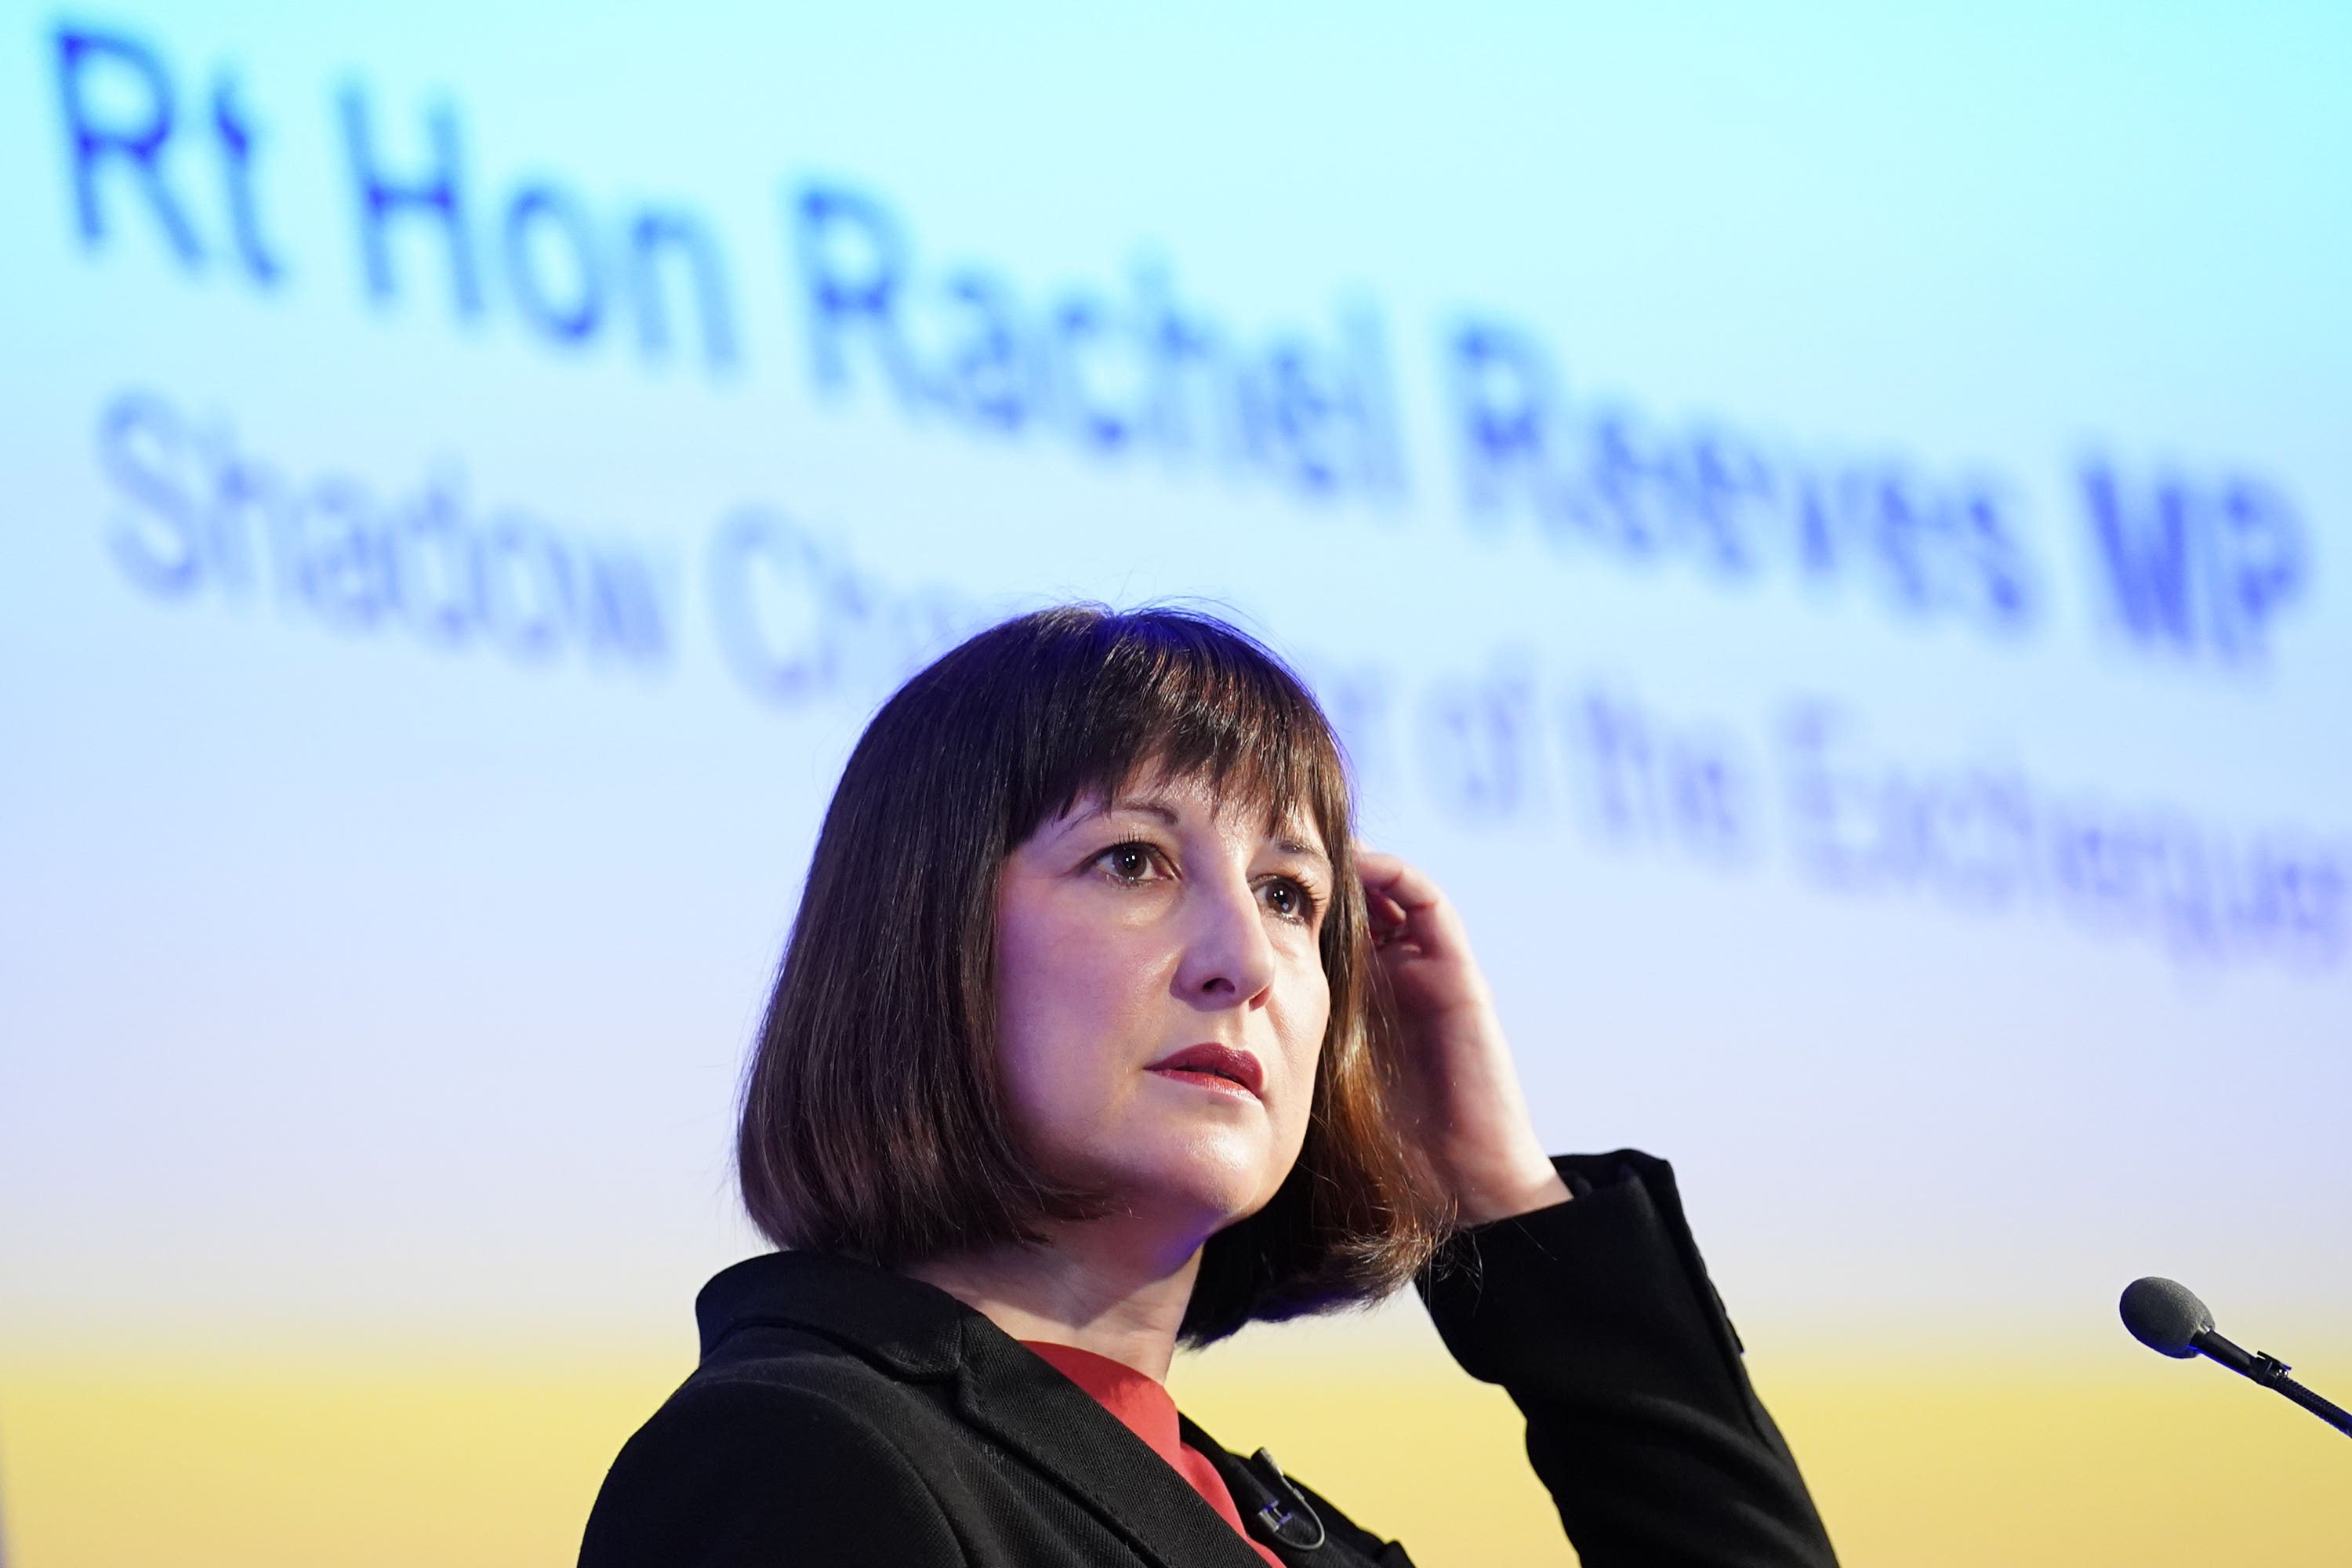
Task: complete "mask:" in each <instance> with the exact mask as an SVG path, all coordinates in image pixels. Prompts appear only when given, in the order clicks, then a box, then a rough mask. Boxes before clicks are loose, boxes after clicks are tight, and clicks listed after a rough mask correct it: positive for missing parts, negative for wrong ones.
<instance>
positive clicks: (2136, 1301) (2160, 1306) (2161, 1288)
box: [2122, 1276, 2213, 1361]
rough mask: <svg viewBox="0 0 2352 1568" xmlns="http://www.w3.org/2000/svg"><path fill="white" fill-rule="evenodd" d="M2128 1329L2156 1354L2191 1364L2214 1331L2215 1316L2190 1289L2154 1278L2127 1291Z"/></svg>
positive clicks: (2130, 1287)
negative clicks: (2200, 1341)
mask: <svg viewBox="0 0 2352 1568" xmlns="http://www.w3.org/2000/svg"><path fill="white" fill-rule="evenodd" d="M2122 1307H2123V1314H2124V1327H2125V1328H2127V1329H2129V1330H2130V1331H2131V1332H2132V1338H2134V1339H2136V1340H2137V1341H2138V1342H2140V1343H2142V1344H2144V1345H2146V1346H2147V1348H2148V1349H2150V1350H2152V1351H2157V1352H2161V1353H2163V1354H2165V1355H2168V1356H2174V1357H2178V1358H2179V1359H2181V1360H2184V1361H2185V1360H2187V1359H2188V1358H2189V1357H2190V1356H2193V1355H2195V1354H2196V1353H2197V1346H2196V1344H2195V1340H2196V1338H2197V1336H2198V1335H2199V1334H2201V1333H2206V1332H2208V1331H2210V1330H2211V1329H2212V1327H2213V1314H2212V1313H2211V1312H2209V1311H2207V1310H2205V1303H2204V1302H2202V1301H2200V1300H2198V1299H2197V1294H2196V1292H2195V1291H2193V1290H2191V1289H2189V1287H2188V1286H2186V1285H2183V1284H2180V1283H2179V1282H2178V1281H2175V1280H2171V1279H2156V1278H2154V1277H2152V1276H2151V1277H2150V1278H2148V1279H2135V1280H2133V1281H2132V1282H2131V1283H2130V1284H2128V1285H2126V1286H2125V1287H2124V1299H2123V1302H2122Z"/></svg>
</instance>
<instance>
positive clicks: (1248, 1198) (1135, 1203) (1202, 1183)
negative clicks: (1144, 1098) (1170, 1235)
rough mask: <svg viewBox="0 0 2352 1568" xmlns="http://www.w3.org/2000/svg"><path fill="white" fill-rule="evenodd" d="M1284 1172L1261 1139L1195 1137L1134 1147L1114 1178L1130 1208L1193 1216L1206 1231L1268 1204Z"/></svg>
mask: <svg viewBox="0 0 2352 1568" xmlns="http://www.w3.org/2000/svg"><path fill="white" fill-rule="evenodd" d="M1154 1156H1158V1157H1154ZM1283 1174H1284V1173H1281V1172H1276V1171H1275V1170H1274V1169H1273V1162H1272V1160H1271V1157H1270V1155H1269V1152H1268V1151H1267V1150H1266V1149H1265V1145H1264V1143H1263V1142H1262V1141H1260V1140H1256V1139H1222V1138H1220V1139H1195V1140H1191V1141H1188V1142H1187V1143H1186V1144H1185V1145H1184V1146H1182V1147H1181V1148H1178V1149H1170V1150H1164V1151H1155V1150H1150V1149H1138V1150H1133V1151H1129V1152H1128V1153H1127V1155H1126V1157H1124V1158H1122V1159H1120V1160H1119V1161H1118V1164H1117V1169H1116V1173H1115V1175H1114V1176H1113V1184H1114V1185H1115V1186H1116V1188H1117V1189H1118V1192H1119V1193H1120V1194H1122V1197H1123V1199H1124V1202H1123V1203H1122V1205H1121V1206H1122V1207H1124V1208H1127V1209H1128V1210H1129V1212H1132V1213H1137V1214H1151V1213H1156V1214H1164V1215H1171V1216H1174V1215H1183V1216H1187V1220H1188V1223H1191V1224H1193V1225H1197V1226H1201V1227H1202V1230H1203V1233H1204V1234H1205V1233H1207V1232H1210V1231H1215V1230H1220V1229H1223V1227H1224V1226H1228V1225H1230V1224H1232V1223H1233V1222H1234V1221H1235V1220H1237V1219H1241V1218H1244V1217H1245V1216H1247V1215H1253V1214H1255V1213H1256V1212H1257V1211H1258V1210H1259V1209H1261V1208H1263V1207H1265V1203H1266V1200H1267V1199H1268V1198H1270V1197H1272V1196H1273V1195H1274V1193H1275V1190H1276V1188H1278V1187H1280V1186H1281V1185H1282V1176H1283Z"/></svg>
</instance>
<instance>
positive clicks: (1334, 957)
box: [737, 605, 1450, 1343]
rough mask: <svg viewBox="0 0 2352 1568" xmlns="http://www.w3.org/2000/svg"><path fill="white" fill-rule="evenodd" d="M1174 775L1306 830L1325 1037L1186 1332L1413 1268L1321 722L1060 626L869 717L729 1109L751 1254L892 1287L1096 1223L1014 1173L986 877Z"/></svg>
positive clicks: (1264, 653)
mask: <svg viewBox="0 0 2352 1568" xmlns="http://www.w3.org/2000/svg"><path fill="white" fill-rule="evenodd" d="M1193 776H1204V777H1206V778H1207V779H1208V780H1209V781H1210V782H1211V783H1212V784H1213V787H1214V788H1216V789H1217V790H1218V791H1219V793H1220V794H1221V795H1223V794H1228V793H1230V792H1234V791H1240V792H1243V794H1244V797H1245V798H1247V797H1255V802H1256V803H1258V804H1261V805H1264V806H1265V810H1266V811H1267V813H1268V815H1269V818H1270V820H1273V821H1276V822H1279V821H1282V820H1285V819H1287V818H1288V817H1290V816H1292V815H1293V813H1295V812H1296V813H1303V815H1304V816H1306V817H1307V818H1308V819H1310V820H1312V822H1313V823H1314V825H1315V826H1316V827H1317V829H1318V831H1319V832H1320V833H1321V835H1322V839H1323V847H1324V849H1325V851H1326V853H1328V855H1329V856H1330V858H1331V863H1332V873H1333V888H1332V896H1331V899H1330V902H1329V907H1328V910H1327V911H1326V913H1325V916H1324V923H1323V928H1322V933H1321V944H1322V958H1323V972H1324V973H1325V975H1326V976H1327V977H1328V980H1329V982H1330V989H1331V1016H1330V1023H1329V1026H1328V1031H1327V1033H1326V1034H1325V1036H1324V1040H1323V1049H1322V1055H1321V1058H1320V1059H1319V1061H1318V1066H1317V1068H1316V1078H1315V1094H1314V1105H1313V1109H1312V1112H1311V1115H1310V1120H1309V1123H1308V1128H1307V1140H1306V1144H1305V1146H1304V1148H1303V1149H1302V1150H1301V1152H1300V1153H1299V1156H1298V1163H1297V1165H1296V1167H1294V1168H1293V1169H1292V1171H1291V1173H1290V1175H1289V1178H1288V1179H1287V1180H1286V1182H1284V1184H1282V1187H1281V1189H1280V1190H1279V1191H1278V1192H1277V1193H1276V1194H1275V1196H1274V1198H1273V1200H1272V1201H1271V1202H1270V1203H1268V1204H1267V1205H1266V1206H1265V1208H1264V1209H1262V1210H1260V1211H1259V1212H1258V1213H1257V1214H1255V1215H1251V1216H1249V1217H1248V1218H1246V1219H1244V1220H1240V1221H1238V1222H1236V1223H1235V1224H1234V1225H1232V1226H1228V1227H1226V1229H1225V1230H1223V1232H1221V1233H1219V1234H1218V1235H1217V1236H1215V1237H1213V1238H1212V1239H1211V1240H1210V1242H1209V1244H1208V1246H1207V1247H1206V1249H1205V1250H1204V1252H1203V1254H1202V1261H1201V1272H1200V1277H1199V1280H1198V1283H1197V1284H1196V1285H1195V1286H1194V1289H1193V1292H1192V1304H1191V1307H1190V1309H1189V1310H1188V1311H1187V1312H1186V1315H1185V1319H1184V1325H1183V1331H1184V1335H1185V1337H1186V1338H1187V1339H1188V1340H1189V1341H1191V1342H1193V1343H1203V1342H1208V1341H1210V1340H1213V1339H1216V1338H1219V1337H1220V1336H1222V1335H1224V1334H1229V1333H1231V1332H1233V1331H1234V1330H1235V1329H1238V1328H1240V1327H1241V1326H1242V1325H1243V1324H1244V1323H1245V1322H1247V1321H1250V1320H1251V1319H1253V1318H1285V1317H1292V1316H1296V1315H1297V1314H1299V1313H1302V1312H1310V1311H1314V1310H1318V1309H1322V1308H1326V1307H1332V1306H1337V1305H1340V1304H1343V1303H1347V1302H1352V1301H1361V1300H1370V1299H1373V1298H1377V1297H1380V1296H1383V1295H1386V1294H1387V1293H1388V1292H1389V1291H1391V1290H1392V1289H1395V1288H1396V1287H1397V1286H1398V1285H1400V1284H1401V1283H1402V1282H1403V1281H1404V1280H1405V1279H1408V1278H1410V1277H1411V1276H1412V1273H1413V1272H1414V1271H1415V1270H1416V1269H1418V1268H1420V1267H1421V1266H1422V1265H1423V1263H1424V1262H1425V1261H1426V1260H1427V1259H1428V1258H1429V1256H1430V1254H1431V1252H1432V1250H1433V1248H1434V1247H1435V1246H1436V1244H1437V1243H1438V1241H1439V1240H1440V1239H1441V1238H1442V1237H1443V1236H1444V1231H1445V1229H1446V1226H1447V1224H1448V1221H1449V1218H1450V1215H1448V1213H1447V1212H1446V1211H1445V1210H1444V1208H1442V1207H1441V1206H1440V1205H1438V1204H1436V1203H1434V1202H1433V1200H1432V1199H1431V1198H1430V1197H1429V1195H1428V1194H1429V1193H1430V1192H1431V1191H1432V1188H1431V1186H1430V1184H1429V1183H1428V1181H1427V1180H1426V1178H1425V1175H1424V1174H1423V1166H1422V1164H1421V1163H1420V1161H1419V1160H1418V1159H1417V1157H1416V1156H1415V1155H1414V1154H1413V1153H1412V1150H1411V1146H1410V1140H1409V1139H1408V1138H1407V1137H1406V1136H1405V1135H1404V1132H1403V1129H1402V1127H1401V1126H1400V1124H1399V1121H1398V1113H1397V1110H1396V1109H1395V1107H1394V1105H1393V1103H1392V1097H1393V1089H1392V1086H1393V1084H1394V1081H1395V1077H1396V1066H1397V1064H1396V1059H1395V1050H1396V1046H1395V1031H1394V1030H1393V1028H1392V1027H1391V1026H1389V1025H1388V1023H1387V1019H1388V1016H1389V1013H1388V1009H1387V1008H1386V1006H1385V1005H1383V1004H1382V1002H1381V999H1380V998H1379V997H1377V996H1375V994H1374V985H1375V978H1376V977H1375V973H1374V971H1373V968H1372V965H1371V963H1370V933H1369V931H1368V929H1367V925H1366V920H1365V910H1364V897H1363V889H1362V886H1361V884H1360V882H1359V881H1358V880H1357V878H1356V874H1355V869H1354V858H1353V854H1352V851H1351V846H1352V842H1353V840H1352V833H1351V826H1352V824H1351V820H1350V813H1349V796H1348V785H1347V778H1346V774H1345V771H1344V767H1343V764H1342V762H1341V759H1340V752H1339V744H1338V742H1337V741H1336V740H1335V739H1334V737H1333V735H1332V732H1331V727H1330V724H1329V722H1328V721H1327V720H1326V719H1325V718H1324V716H1323V712H1322V710H1321V709H1320V708H1318V707H1317V706H1316V703H1315V700H1314V698H1313V697H1311V696H1310V695H1308V693H1307V688H1306V686H1305V685H1304V683H1302V682H1301V681H1300V680H1299V679H1298V677H1297V676H1296V675H1295V674H1293V673H1292V672H1291V671H1290V669H1289V668H1287V667H1286V666H1285V665H1284V664H1283V663H1282V661H1281V660H1280V659H1279V658H1276V657H1275V655H1274V654H1273V653H1271V652H1269V651H1268V650H1267V649H1266V648H1265V647H1263V646H1261V645H1260V644H1259V643H1257V642H1256V641H1255V640H1253V639H1252V638H1250V637H1247V636H1245V635H1244V634H1243V633H1241V632H1239V631H1237V630H1235V629H1234V627H1232V626H1227V625H1225V624H1224V623H1223V622H1222V621H1219V620H1216V619H1214V618H1213V617H1211V616H1204V615H1199V614H1195V613H1192V612H1189V611H1184V610H1177V609H1164V608H1163V609H1147V610H1140V611H1136V612H1133V613H1129V614H1115V613H1113V612H1110V611H1108V610H1105V609H1101V608H1098V607H1094V606H1086V605H1066V606H1064V607H1061V608H1057V609H1050V610H1044V611H1040V612H1038V613H1036V614H1034V615H1028V616H1021V617H1019V618H1018V619H1015V620H1011V621H1007V622H1005V623H1003V625H1001V626H993V627H991V628H990V629H988V630H986V631H983V632H982V633H980V634H979V635H978V636H976V637H972V638H971V640H970V641H968V642H965V643H964V644H963V645H962V646H961V647H957V648H956V649H954V650H953V651H952V652H950V653H949V654H947V655H946V656H945V657H943V658H940V660H939V661H938V662H936V663H934V664H932V665H931V666H930V667H929V668H927V669H925V670H923V671H922V672H921V673H920V674H919V675H917V676H915V677H914V678H913V679H910V680H909V681H908V682H907V684H906V685H905V686H903V687H901V688H900V689H898V693H897V694H896V695H894V696H893V697H892V698H891V699H890V700H888V701H887V702H886V703H884V704H883V706H882V709H881V710H880V711H879V712H878V713H877V714H876V715H875V716H874V720H873V722H872V723H870V724H868V725H867V726H866V733H865V735H864V736H863V737H862V738H861V739H860V740H859V741H858V742H857V747H856V751H855V752H852V753H851V755H850V758H849V763H848V765H847V767H846V768H845V770H844V771H843V773H842V777H841V783H840V784H839V785H838V786H837V787H836V788H835V791H834V795H833V804H832V805H831V806H830V807H829V808H827V810H826V812H825V817H824V830H823V832H822V833H821V835H820V836H819V837H818V839H817V845H816V853H815V855H814V858H813V859H812V861H811V864H810V867H809V876H808V884H807V888H806V889H805V891H804V892H803V895H802V899H801V905H800V911H799V913H798V915H797V916H796V917H795V918H794V920H793V930H792V936H791V939H790V941H789V942H787V944H786V946H785V948H784V955H783V962H782V966H781V968H780V970H779V972H778V974H777V978H776V986H775V993H774V994H773V996H772V999H771V1000H770V1003H769V1005H768V1012H767V1017H766V1020H765V1021H764V1023H763V1024H762V1025H761V1031H760V1039H759V1045H758V1047H757V1050H756V1053H755V1054H754V1056H753V1058H752V1060H751V1071H750V1074H749V1077H748V1079H747V1081H746V1083H745V1087H744V1096H743V1118H742V1124H741V1128H740V1136H739V1139H738V1142H737V1159H738V1164H739V1170H740V1177H741V1181H742V1187H743V1200H744V1205H745V1206H746V1207H747V1208H748V1209H749V1210H750V1211H751V1218H752V1220H753V1221H754V1222H755V1223H757V1224H758V1226H759V1227H760V1228H761V1230H762V1231H763V1232H765V1233H766V1235H767V1236H768V1237H769V1239H770V1240H772V1241H773V1242H774V1243H776V1245H778V1246H779V1247H788V1248H797V1249H803V1250H807V1251H814V1252H824V1253H834V1254H839V1255H841V1256H845V1257H850V1258H863V1259H866V1261H868V1262H872V1263H877V1264H880V1265H882V1266H883V1267H885V1268H903V1267H906V1266H908V1265H909V1264H914V1263H919V1262H923V1261H926V1260H928V1259H930V1258H937V1257H940V1256H943V1255H945V1254H948V1253H951V1252H955V1251H960V1250H962V1249H965V1248H968V1247H985V1246H989V1245H992V1244H1003V1243H1031V1244H1034V1243H1037V1242H1039V1241H1041V1240H1042V1234H1041V1231H1040V1228H1039V1227H1040V1225H1041V1222H1044V1221H1047V1220H1057V1219H1085V1218H1089V1217H1093V1216H1094V1215H1098V1214H1100V1213H1101V1212H1102V1207H1101V1202H1100V1199H1099V1198H1098V1196H1097V1195H1096V1194H1089V1193H1086V1192H1082V1191H1076V1190H1072V1189H1069V1188H1067V1187H1066V1186H1063V1185H1059V1184H1055V1182H1053V1181H1051V1180H1049V1179H1048V1178H1047V1177H1046V1176H1045V1173H1043V1172H1041V1171H1040V1170H1039V1169H1038V1168H1037V1167H1036V1165H1035V1164H1034V1162H1033V1161H1032V1160H1031V1159H1030V1158H1029V1157H1028V1155H1027V1154H1026V1153H1025V1152H1024V1150H1023V1149H1022V1148H1021V1147H1020V1145H1019V1143H1018V1142H1017V1141H1016V1139H1015V1137H1014V1134H1013V1128H1012V1125H1011V1122H1010V1120H1009V1118H1008V1115H1007V1113H1006V1110H1005V1106H1004V1100H1003V1090H1002V1089H1001V1087H1000V1082H999V1079H998V1075H997V1071H996V1037H995V1018H996V1007H995V981H994V966H995V951H996V886H997V876H998V872H999V869H1000V868H1002V866H1003V863H1004V860H1005V858H1006V857H1007V856H1008V855H1009V854H1011V853H1012V851H1013V849H1014V848H1015V847H1017V846H1019V845H1020V844H1021V843H1022V842H1024V840H1025V839H1027V838H1028V837H1029V836H1030V835H1031V834H1032V833H1034V832H1035V831H1036V829H1037V828H1038V827H1039V826H1041V825H1042V824H1044V823H1045V821H1046V820H1047V819H1048V818H1050V817H1053V816H1058V815H1060V814H1061V813H1063V812H1066V811H1067V810H1069V809H1070V808H1071V807H1072V806H1073V805H1076V804H1077V802H1078V801H1079V800H1080V799H1082V798H1084V797H1087V796H1090V795H1095V794H1097V793H1101V794H1105V795H1108V794H1111V793H1113V792H1115V791H1117V790H1118V788H1119V787H1120V786H1121V785H1123V784H1128V783H1129V782H1131V781H1134V780H1137V779H1139V778H1158V777H1166V778H1190V777H1193Z"/></svg>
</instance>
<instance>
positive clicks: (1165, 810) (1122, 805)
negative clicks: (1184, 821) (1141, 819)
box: [1077, 797, 1177, 827]
mask: <svg viewBox="0 0 2352 1568" xmlns="http://www.w3.org/2000/svg"><path fill="white" fill-rule="evenodd" d="M1122 811H1137V812H1141V813H1142V814H1143V815H1144V816H1156V817H1158V818H1159V819H1160V821H1162V822H1164V823H1166V824H1167V825H1168V826H1171V827H1173V826H1176V825H1177V817H1176V813H1175V811H1174V809H1173V808H1172V807H1170V806H1165V805H1160V803H1159V802H1158V801H1155V800H1137V799H1134V798H1132V797H1129V798H1127V799H1123V800H1109V801H1103V802H1101V803H1099V804H1098V805H1096V806H1095V807H1094V808H1093V809H1092V810H1090V811H1082V812H1080V813H1078V816H1077V820H1079V821H1081V822H1083V821H1085V820H1086V819H1087V818H1088V817H1092V816H1111V815H1113V814H1114V813H1117V812H1122Z"/></svg>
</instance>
